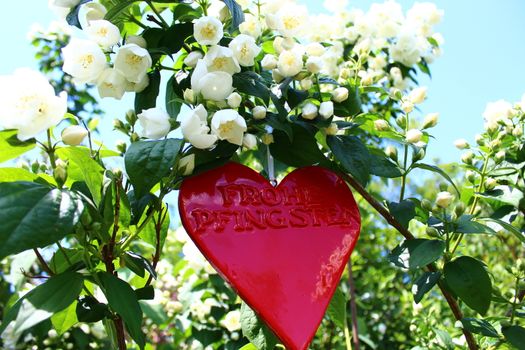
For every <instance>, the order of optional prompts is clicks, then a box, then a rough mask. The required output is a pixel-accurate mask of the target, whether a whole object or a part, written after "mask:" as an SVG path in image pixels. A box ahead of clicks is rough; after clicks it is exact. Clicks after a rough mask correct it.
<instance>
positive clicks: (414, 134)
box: [405, 129, 423, 143]
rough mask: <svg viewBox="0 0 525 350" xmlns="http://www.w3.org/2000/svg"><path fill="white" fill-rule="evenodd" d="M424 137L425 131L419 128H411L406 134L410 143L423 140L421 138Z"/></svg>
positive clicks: (406, 138)
mask: <svg viewBox="0 0 525 350" xmlns="http://www.w3.org/2000/svg"><path fill="white" fill-rule="evenodd" d="M422 137H423V133H422V132H421V130H419V129H410V130H408V131H407V133H406V135H405V140H406V142H408V143H418V142H419V141H421V138H422Z"/></svg>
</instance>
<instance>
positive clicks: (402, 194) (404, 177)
mask: <svg viewBox="0 0 525 350" xmlns="http://www.w3.org/2000/svg"><path fill="white" fill-rule="evenodd" d="M404 153H405V155H404V156H403V175H402V176H401V192H400V193H399V202H402V201H403V199H405V187H406V184H407V175H408V173H407V162H408V146H407V145H405V152H404Z"/></svg>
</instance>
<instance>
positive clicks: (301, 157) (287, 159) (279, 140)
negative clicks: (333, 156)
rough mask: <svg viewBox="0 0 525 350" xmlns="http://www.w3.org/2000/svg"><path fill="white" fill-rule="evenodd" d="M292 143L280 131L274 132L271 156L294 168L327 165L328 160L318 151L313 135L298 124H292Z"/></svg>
mask: <svg viewBox="0 0 525 350" xmlns="http://www.w3.org/2000/svg"><path fill="white" fill-rule="evenodd" d="M291 127H292V130H293V141H292V142H290V139H289V138H288V135H286V133H285V132H282V131H280V130H274V132H273V136H274V142H273V143H272V144H270V152H271V154H272V155H273V156H274V157H275V158H276V159H277V160H280V161H281V162H283V163H285V164H287V165H289V166H294V167H302V166H308V165H314V164H320V165H327V164H328V160H327V159H326V157H325V156H324V154H323V152H321V150H320V149H319V146H318V145H317V141H316V139H315V135H314V134H313V133H312V132H310V131H308V130H306V129H305V128H304V127H302V126H301V125H298V124H292V126H291Z"/></svg>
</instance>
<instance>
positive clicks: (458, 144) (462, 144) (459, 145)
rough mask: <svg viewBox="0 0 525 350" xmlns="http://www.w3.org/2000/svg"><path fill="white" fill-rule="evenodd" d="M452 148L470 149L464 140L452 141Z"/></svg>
mask: <svg viewBox="0 0 525 350" xmlns="http://www.w3.org/2000/svg"><path fill="white" fill-rule="evenodd" d="M454 146H456V148H458V149H465V148H469V147H470V145H469V144H468V141H467V140H465V139H458V140H456V141H454Z"/></svg>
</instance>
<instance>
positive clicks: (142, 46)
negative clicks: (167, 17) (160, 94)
mask: <svg viewBox="0 0 525 350" xmlns="http://www.w3.org/2000/svg"><path fill="white" fill-rule="evenodd" d="M106 13H107V10H106V8H105V7H104V6H103V5H101V4H100V3H97V2H88V3H86V4H83V5H82V6H81V8H80V10H79V21H80V23H81V25H82V33H83V35H84V36H85V38H76V37H73V38H72V39H71V41H70V42H69V44H68V45H67V46H66V47H64V48H63V50H62V54H63V58H64V66H63V70H64V72H66V73H68V74H70V75H71V76H72V77H73V78H74V81H75V82H77V83H90V84H96V85H97V88H98V92H99V94H100V97H113V98H116V99H121V98H122V96H123V95H124V93H125V92H126V91H130V92H140V91H142V90H144V89H145V88H146V87H147V86H148V84H149V80H148V76H147V72H148V70H149V69H150V68H151V65H152V59H151V56H150V54H149V52H148V50H146V42H145V40H144V39H143V38H141V37H138V36H128V37H126V41H125V43H123V42H122V41H123V39H122V37H121V35H120V30H119V28H118V27H117V26H115V25H114V24H113V23H111V22H110V21H107V20H105V19H104V16H105V14H106ZM108 57H110V58H111V61H112V64H108Z"/></svg>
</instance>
